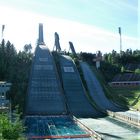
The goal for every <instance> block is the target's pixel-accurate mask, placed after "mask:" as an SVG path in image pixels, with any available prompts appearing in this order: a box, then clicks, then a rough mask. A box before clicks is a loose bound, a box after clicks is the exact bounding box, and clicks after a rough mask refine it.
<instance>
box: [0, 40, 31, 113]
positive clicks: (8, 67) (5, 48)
mask: <svg viewBox="0 0 140 140" xmlns="http://www.w3.org/2000/svg"><path fill="white" fill-rule="evenodd" d="M31 49H32V46H31V44H26V45H25V46H24V48H23V51H19V52H17V51H16V49H15V47H14V45H13V44H12V43H11V42H10V41H7V42H5V40H2V42H1V44H0V81H7V82H10V83H12V86H11V90H10V91H9V92H8V93H7V98H8V99H10V100H11V102H12V108H13V109H14V107H15V106H16V105H18V106H19V110H20V112H23V110H24V104H25V97H26V92H27V86H28V79H29V73H30V68H31V63H32V58H33V54H32V53H31Z"/></svg>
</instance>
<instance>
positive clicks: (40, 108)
mask: <svg viewBox="0 0 140 140" xmlns="http://www.w3.org/2000/svg"><path fill="white" fill-rule="evenodd" d="M66 112H67V110H66V105H65V99H64V96H63V92H62V88H61V84H60V81H59V77H58V73H57V70H56V66H55V63H54V60H53V57H52V54H51V53H50V51H49V49H48V48H47V47H46V46H45V45H38V46H37V48H36V51H35V56H34V60H33V64H32V70H31V74H30V82H29V88H28V95H27V106H26V113H27V114H28V115H60V114H66Z"/></svg>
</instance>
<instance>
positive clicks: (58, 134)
mask: <svg viewBox="0 0 140 140" xmlns="http://www.w3.org/2000/svg"><path fill="white" fill-rule="evenodd" d="M25 126H26V134H27V137H28V138H34V139H40V138H44V139H45V138H48V139H57V140H59V139H61V140H62V139H63V140H64V139H67V140H68V139H76V140H77V139H83V138H84V140H91V138H90V137H91V134H90V132H88V131H87V130H86V129H84V128H81V127H80V126H79V125H78V124H77V123H76V122H75V121H74V120H73V119H72V118H71V117H69V116H47V117H46V116H27V117H26V119H25Z"/></svg>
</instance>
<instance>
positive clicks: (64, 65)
mask: <svg viewBox="0 0 140 140" xmlns="http://www.w3.org/2000/svg"><path fill="white" fill-rule="evenodd" d="M59 61H60V68H61V70H60V72H61V76H62V77H61V78H62V83H63V89H64V93H65V96H66V99H67V104H68V107H69V110H70V112H71V113H72V114H73V115H75V116H77V117H97V116H100V115H101V113H100V112H98V111H97V110H96V109H94V108H93V106H92V105H91V104H90V103H89V100H88V99H87V96H86V93H85V90H84V88H83V85H82V81H81V79H80V75H79V73H78V71H77V68H76V66H75V64H74V63H73V61H72V59H71V58H70V57H69V56H65V55H62V56H59Z"/></svg>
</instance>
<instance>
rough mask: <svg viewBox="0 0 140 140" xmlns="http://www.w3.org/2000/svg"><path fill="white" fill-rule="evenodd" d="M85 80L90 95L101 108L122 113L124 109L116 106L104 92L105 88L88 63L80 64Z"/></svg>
mask: <svg viewBox="0 0 140 140" xmlns="http://www.w3.org/2000/svg"><path fill="white" fill-rule="evenodd" d="M80 65H81V68H82V71H83V75H84V79H85V81H86V83H87V87H88V90H89V94H90V96H91V97H92V99H93V100H94V102H95V103H96V104H97V106H99V107H100V108H101V109H102V110H104V111H106V110H111V111H120V110H122V108H121V107H120V106H118V105H116V104H114V103H113V102H112V101H111V100H109V99H108V98H107V97H106V96H105V94H104V91H103V88H102V86H101V84H100V82H99V81H98V79H97V78H96V75H95V74H94V73H93V71H92V70H91V69H90V67H89V65H88V64H87V63H86V62H80Z"/></svg>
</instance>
